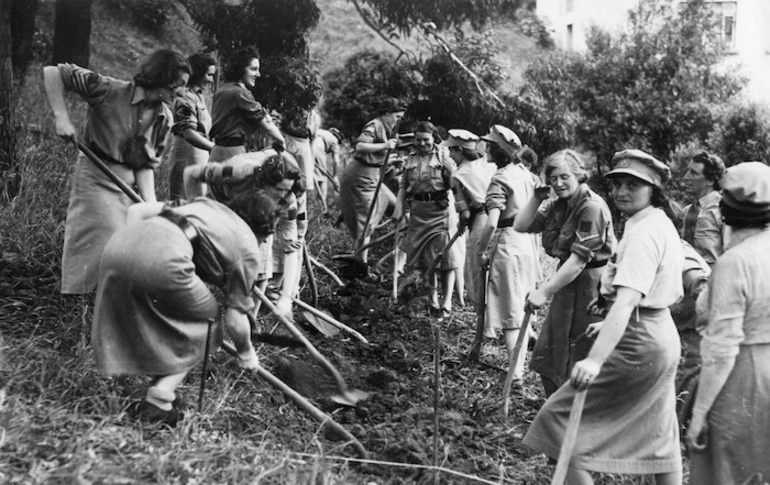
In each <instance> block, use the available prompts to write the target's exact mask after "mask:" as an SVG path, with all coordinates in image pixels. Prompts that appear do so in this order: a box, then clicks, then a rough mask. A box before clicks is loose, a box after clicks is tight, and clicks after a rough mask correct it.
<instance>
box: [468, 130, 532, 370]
mask: <svg viewBox="0 0 770 485" xmlns="http://www.w3.org/2000/svg"><path fill="white" fill-rule="evenodd" d="M482 139H483V140H485V141H487V155H488V156H489V158H488V159H489V161H490V162H492V163H494V164H495V165H496V166H497V171H496V172H495V174H494V175H493V176H492V181H491V182H490V184H489V187H488V188H487V191H486V196H485V202H484V204H485V207H486V210H487V215H488V218H487V222H486V224H485V225H484V226H483V228H482V229H481V234H480V236H479V245H478V248H477V251H478V254H479V257H480V258H481V262H482V264H488V265H489V279H488V288H487V313H488V315H489V316H488V317H487V322H488V325H487V328H486V329H485V333H486V334H487V335H489V336H493V335H494V332H495V330H496V329H498V328H502V329H503V331H504V332H505V347H506V350H507V352H508V355H511V354H512V353H513V348H514V347H515V345H516V339H517V337H518V334H519V328H520V325H521V323H522V320H523V318H524V301H525V297H526V295H527V291H529V289H530V288H532V287H533V286H534V285H535V282H536V281H537V278H538V276H539V273H540V262H539V260H538V254H537V252H536V251H535V248H536V241H535V240H534V237H533V236H532V235H530V234H524V233H521V232H517V231H514V229H513V222H514V220H515V218H516V216H517V214H518V213H519V211H521V209H522V208H523V207H524V206H525V205H526V203H527V201H528V200H529V199H530V198H532V196H533V195H534V193H535V187H536V186H538V185H540V181H539V180H538V178H537V177H536V176H535V175H534V174H532V173H531V172H530V171H529V170H527V169H526V168H525V167H524V166H523V165H522V164H521V163H520V162H519V158H518V156H517V153H518V150H519V148H521V142H520V141H519V137H518V136H517V135H516V133H514V132H513V131H511V130H509V129H508V128H506V127H504V126H502V125H494V126H492V127H491V128H490V129H489V133H488V134H486V135H484V136H483V137H482ZM525 356H526V352H521V354H520V357H519V361H518V362H516V363H515V367H516V369H517V370H516V372H515V374H514V375H515V377H516V378H517V379H521V378H522V375H523V366H524V357H525Z"/></svg>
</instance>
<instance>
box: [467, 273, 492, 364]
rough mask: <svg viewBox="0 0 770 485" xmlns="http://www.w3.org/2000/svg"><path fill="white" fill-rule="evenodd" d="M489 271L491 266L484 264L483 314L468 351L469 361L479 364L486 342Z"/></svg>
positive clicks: (482, 280)
mask: <svg viewBox="0 0 770 485" xmlns="http://www.w3.org/2000/svg"><path fill="white" fill-rule="evenodd" d="M487 271H489V266H488V265H486V264H484V265H482V266H481V287H482V294H481V301H482V304H481V312H479V319H478V321H477V322H476V335H475V336H474V337H473V345H471V349H470V350H469V351H468V361H469V362H478V361H479V356H480V355H481V342H482V341H483V340H484V323H485V319H486V314H487Z"/></svg>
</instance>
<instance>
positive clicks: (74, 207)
mask: <svg viewBox="0 0 770 485" xmlns="http://www.w3.org/2000/svg"><path fill="white" fill-rule="evenodd" d="M105 163H107V165H108V166H109V168H110V169H112V171H113V172H114V173H115V174H116V175H117V176H118V177H120V178H121V179H123V180H124V181H125V182H126V183H127V184H128V185H129V186H133V185H134V171H133V170H131V169H129V168H128V167H126V166H125V165H122V164H119V163H109V162H106V161H105ZM131 204H133V201H132V200H131V199H130V198H129V197H128V196H127V195H126V194H124V193H123V191H122V190H121V189H120V188H119V187H118V186H117V185H116V184H115V182H113V181H112V180H110V179H109V178H108V177H107V176H106V175H104V173H103V172H102V171H101V170H100V169H99V168H97V167H96V165H94V164H93V162H91V161H90V160H88V159H87V158H86V157H85V156H84V155H82V154H81V155H80V156H79V157H78V160H77V162H76V163H75V171H74V174H73V176H72V189H71V190H70V198H69V206H68V207H67V219H66V222H65V225H64V249H63V254H62V289H61V292H62V293H64V294H86V293H90V292H92V291H94V289H95V288H96V281H97V271H98V268H99V258H101V256H102V251H103V250H104V246H105V245H106V244H107V241H108V240H109V239H110V237H111V236H112V235H113V234H114V233H115V232H116V231H117V230H119V229H121V228H123V227H125V225H126V213H127V212H128V207H129V206H130V205H131Z"/></svg>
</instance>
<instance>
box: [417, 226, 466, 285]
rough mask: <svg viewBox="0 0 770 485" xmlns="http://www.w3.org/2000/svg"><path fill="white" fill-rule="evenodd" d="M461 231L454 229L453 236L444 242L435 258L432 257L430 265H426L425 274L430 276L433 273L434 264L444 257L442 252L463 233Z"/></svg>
mask: <svg viewBox="0 0 770 485" xmlns="http://www.w3.org/2000/svg"><path fill="white" fill-rule="evenodd" d="M463 232H465V231H460V230H458V231H456V232H455V233H454V236H452V238H451V239H449V242H447V243H446V245H445V246H444V247H443V248H442V249H441V252H440V253H438V254H437V255H436V257H435V258H433V261H431V262H430V266H428V269H426V270H425V275H426V276H430V275H431V274H433V270H435V269H436V266H438V264H439V263H440V262H441V260H442V259H443V258H444V254H446V252H447V251H449V249H450V248H451V247H452V245H453V244H454V243H455V241H457V240H458V239H459V238H460V236H462V235H463Z"/></svg>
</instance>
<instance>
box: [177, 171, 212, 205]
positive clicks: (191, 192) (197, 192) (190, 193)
mask: <svg viewBox="0 0 770 485" xmlns="http://www.w3.org/2000/svg"><path fill="white" fill-rule="evenodd" d="M205 166H206V164H205V163H203V164H200V165H190V166H188V167H185V169H184V172H183V173H182V179H183V180H184V195H185V198H187V199H194V198H195V197H203V196H204V195H206V192H207V187H206V184H205V183H203V181H202V178H203V169H204V167H205Z"/></svg>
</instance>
